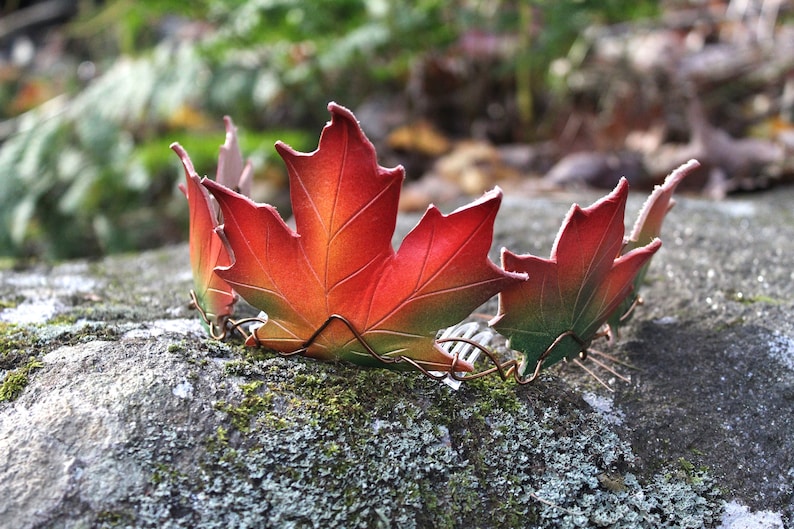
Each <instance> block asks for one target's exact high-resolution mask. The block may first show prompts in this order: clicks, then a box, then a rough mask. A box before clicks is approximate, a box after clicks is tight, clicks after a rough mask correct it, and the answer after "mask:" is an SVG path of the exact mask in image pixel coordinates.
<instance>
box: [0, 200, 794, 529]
mask: <svg viewBox="0 0 794 529" xmlns="http://www.w3.org/2000/svg"><path fill="white" fill-rule="evenodd" d="M574 198H576V199H579V200H580V201H581V202H583V203H585V204H586V203H589V201H590V200H591V199H594V198H595V196H593V195H586V196H585V195H578V196H577V197H573V196H572V197H571V199H574ZM793 198H794V190H792V189H782V190H777V191H775V192H773V193H766V194H759V195H753V196H749V197H746V198H743V199H741V200H738V199H737V200H731V201H725V202H721V203H711V202H704V201H701V200H696V199H686V198H683V199H679V204H678V205H677V206H676V208H675V209H674V210H673V211H672V213H671V214H670V216H669V219H668V223H667V225H666V227H665V232H664V235H663V238H664V241H665V246H664V247H663V249H662V250H661V252H660V254H659V255H657V256H656V258H655V261H654V263H653V266H652V268H651V271H650V273H649V276H648V285H646V288H645V290H644V291H643V296H644V297H645V299H646V301H647V303H646V304H645V305H644V306H642V307H639V309H638V310H637V311H636V313H635V315H634V317H633V319H632V320H631V321H630V322H629V323H628V325H627V326H626V327H624V329H623V333H622V339H621V341H620V342H619V344H618V345H617V347H614V348H612V350H610V351H609V352H610V353H611V354H614V355H616V356H617V357H618V358H620V359H621V360H625V361H627V362H629V363H631V364H632V365H633V366H634V367H635V368H637V369H636V370H631V371H629V370H627V369H626V368H623V367H621V366H617V369H619V370H622V371H624V372H626V373H627V374H630V375H631V382H630V383H625V382H621V381H619V380H616V381H613V386H614V389H615V393H614V394H612V393H610V392H608V391H606V390H604V389H603V388H600V387H599V386H598V385H596V384H594V383H593V382H592V380H591V379H589V378H587V377H584V376H583V375H582V374H581V371H579V370H577V369H575V368H574V367H573V366H562V367H561V368H559V369H553V370H551V372H550V373H549V374H548V375H546V376H544V377H543V378H542V380H540V381H538V382H537V383H536V384H533V385H531V386H528V387H522V388H519V387H516V386H515V385H513V384H508V383H503V382H501V381H500V380H498V379H486V380H484V381H479V382H469V383H466V384H464V385H463V387H462V388H461V389H460V390H458V391H454V390H452V389H451V388H449V387H447V386H445V385H442V384H439V383H436V382H432V381H430V380H426V379H424V378H421V377H420V376H417V375H413V374H407V373H392V372H389V371H380V370H365V369H357V368H354V367H350V366H346V365H334V364H323V363H319V362H315V361H311V360H306V359H299V358H298V359H295V358H293V359H283V358H280V357H277V356H274V355H272V354H270V353H267V352H262V351H253V350H246V349H245V348H244V347H242V346H240V345H238V344H234V343H226V344H221V343H217V342H213V341H211V340H207V339H206V338H205V337H204V335H203V334H202V331H201V327H200V325H199V324H198V320H197V319H196V318H195V314H194V313H192V312H191V311H190V310H189V309H188V307H187V302H186V300H187V291H188V289H189V288H190V271H189V265H188V263H187V249H186V247H184V246H180V247H175V248H170V249H164V250H160V251H156V252H151V253H145V254H141V255H138V256H126V257H112V258H107V259H104V260H103V261H101V262H98V263H86V262H70V263H65V264H61V265H58V266H54V267H52V268H45V267H37V268H32V269H27V270H21V271H15V270H10V269H9V270H2V271H0V301H2V305H0V306H3V307H6V308H4V309H3V310H2V311H0V321H5V322H17V323H16V324H13V325H9V324H8V323H5V324H3V323H0V352H2V354H3V355H4V358H5V359H6V360H4V362H3V364H0V366H2V367H0V369H4V370H6V371H10V370H13V369H17V370H18V369H20V368H21V366H22V364H23V363H24V362H25V361H26V359H27V357H28V356H33V357H35V358H36V359H38V360H39V361H40V362H41V364H42V367H40V368H38V369H32V368H31V369H30V371H29V384H28V385H27V386H26V387H24V389H22V392H21V394H20V396H19V397H18V398H17V399H16V400H13V401H6V402H0V453H2V454H4V457H3V458H0V483H3V485H4V494H2V495H0V527H8V528H12V527H13V528H56V527H57V528H61V527H63V528H78V527H98V528H99V527H166V528H178V527H201V528H212V527H343V526H344V527H525V526H533V527H592V526H609V527H660V526H669V527H716V526H718V525H719V524H720V523H722V527H725V528H728V527H739V526H741V525H739V524H741V523H747V522H746V521H743V522H742V521H740V522H736V520H737V519H740V518H741V516H739V517H738V518H737V516H738V515H737V513H740V514H741V513H744V514H745V520H746V518H747V517H752V516H753V514H752V511H765V512H763V513H760V514H759V516H762V518H756V522H755V523H756V524H757V525H756V526H757V527H782V526H783V520H784V519H785V520H787V521H788V522H791V521H792V520H794V501H793V500H792V482H793V481H794V444H793V443H794V442H793V441H792V439H791V435H790V432H791V431H792V417H793V416H794V412H793V411H792V410H793V409H794V407H793V406H792V399H794V390H793V389H792V388H794V384H792V382H793V381H794V328H792V327H793V324H792V322H791V321H790V316H789V315H790V314H791V313H792V304H794V281H792V280H793V279H794V276H793V275H792V274H793V272H792V268H791V262H792V258H794V246H793V245H792V244H791V241H792V240H794V209H792V207H791V205H790V204H791V203H792V199H793ZM641 201H642V197H639V196H637V197H633V199H632V204H631V205H630V207H629V211H630V212H634V211H636V210H637V209H638V208H639V205H640V204H641ZM569 204H570V201H564V200H560V199H556V198H555V199H554V200H551V199H524V198H509V199H506V200H505V204H504V207H503V210H502V211H501V212H500V215H499V219H498V225H497V230H496V232H497V235H496V237H497V245H496V246H495V248H494V255H496V254H497V253H498V246H499V245H508V246H509V247H510V248H511V249H513V250H514V251H532V252H533V253H536V254H538V255H542V256H546V255H548V252H549V250H550V248H551V242H552V240H553V238H554V236H555V234H556V232H557V230H558V226H559V223H560V221H561V220H562V217H563V216H564V214H565V212H566V210H567V208H568V206H569ZM629 216H631V214H630V215H629ZM415 220H416V218H415V217H411V218H405V219H401V221H400V229H401V231H402V232H403V233H404V232H405V230H407V229H409V228H410V226H411V224H412V223H413V222H415ZM484 310H493V305H492V304H491V305H489V306H487V307H485V308H484ZM0 374H2V372H0ZM601 374H602V375H603V372H601ZM607 376H608V375H607ZM583 396H584V397H586V398H587V402H586V401H585V400H584V399H583ZM588 403H590V404H588ZM725 501H730V502H731V503H729V504H728V511H730V512H729V514H730V516H728V515H726V517H725V518H721V517H722V512H723V509H724V505H725V504H724V502H725ZM758 520H763V522H760V521H758ZM778 521H779V522H780V523H779V524H778ZM761 523H763V524H766V525H760V524H761Z"/></svg>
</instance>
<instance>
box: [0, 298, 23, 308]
mask: <svg viewBox="0 0 794 529" xmlns="http://www.w3.org/2000/svg"><path fill="white" fill-rule="evenodd" d="M17 305H19V302H18V301H17V300H15V299H0V310H3V309H13V308H14V307H16V306H17Z"/></svg>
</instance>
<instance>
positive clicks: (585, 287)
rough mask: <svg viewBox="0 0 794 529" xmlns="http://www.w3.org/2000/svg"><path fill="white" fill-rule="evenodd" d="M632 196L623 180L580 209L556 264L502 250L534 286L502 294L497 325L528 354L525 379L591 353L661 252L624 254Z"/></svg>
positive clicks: (505, 260) (559, 241) (569, 222)
mask: <svg viewBox="0 0 794 529" xmlns="http://www.w3.org/2000/svg"><path fill="white" fill-rule="evenodd" d="M627 195H628V183H627V182H626V180H625V179H622V180H621V181H620V183H619V184H618V186H617V187H616V188H615V190H614V191H613V192H612V193H610V194H609V195H607V196H606V197H604V198H602V199H601V200H599V201H598V202H596V203H595V204H593V205H592V206H590V207H587V208H581V207H579V206H578V205H574V206H573V207H572V208H571V210H570V211H569V213H568V216H567V217H566V218H565V220H564V221H563V224H562V228H561V229H560V232H559V233H558V235H557V238H556V240H555V241H554V246H553V248H552V251H551V257H550V258H549V259H543V258H540V257H536V256H534V255H516V254H514V253H511V252H509V251H507V250H503V251H502V266H503V267H504V268H505V270H510V271H514V272H524V273H527V274H528V275H529V281H526V282H524V283H521V284H515V285H512V286H509V287H508V288H506V289H505V290H503V291H502V292H501V293H500V294H499V314H498V315H497V316H496V318H494V319H493V320H492V321H491V325H492V326H493V327H494V328H495V329H496V330H497V331H499V332H500V333H501V334H503V335H505V336H507V337H508V338H509V339H510V346H511V347H512V348H513V349H515V350H518V351H521V352H523V353H524V360H523V362H522V364H521V365H520V366H519V373H520V375H521V376H522V377H526V376H527V375H528V374H530V375H531V374H532V373H533V372H537V370H538V369H539V368H540V367H548V366H550V365H552V364H554V363H556V362H559V361H560V360H562V359H563V358H566V357H570V356H572V355H575V354H577V353H579V352H580V351H583V350H585V349H586V348H587V347H588V345H589V344H590V342H591V341H592V339H593V338H594V337H595V336H596V334H597V333H598V332H599V330H600V329H601V327H602V326H603V325H604V323H605V322H606V320H607V318H609V316H610V315H611V314H612V313H613V312H614V311H615V310H616V309H617V308H618V307H619V306H620V304H621V302H622V301H623V300H624V299H625V298H626V297H627V296H628V295H629V294H630V293H631V291H632V288H633V281H634V278H635V276H636V275H637V274H638V273H639V271H640V270H641V269H642V267H643V265H644V264H645V263H646V262H647V261H648V259H650V258H651V256H652V255H653V254H654V253H655V252H656V250H658V249H659V246H660V245H661V242H660V241H659V240H658V239H654V240H653V241H651V242H649V243H648V244H647V245H645V246H642V247H639V248H635V249H633V250H631V251H630V252H628V253H626V254H624V255H620V253H621V249H622V247H623V233H624V226H623V214H624V211H625V207H626V197H627Z"/></svg>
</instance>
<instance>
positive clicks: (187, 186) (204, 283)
mask: <svg viewBox="0 0 794 529" xmlns="http://www.w3.org/2000/svg"><path fill="white" fill-rule="evenodd" d="M224 122H225V125H226V139H225V141H224V143H223V145H221V148H220V154H219V155H218V168H217V172H216V175H215V179H216V181H217V182H219V183H220V184H221V185H224V186H226V187H228V188H230V189H237V190H239V191H240V192H241V193H243V194H248V193H249V192H250V188H251V175H252V169H251V164H250V162H248V163H244V162H243V157H242V154H241V153H240V147H239V144H238V142H237V134H236V129H235V127H234V123H232V120H231V119H230V118H228V117H225V118H224ZM171 148H172V149H173V150H174V151H175V152H176V153H177V155H178V156H179V159H180V160H181V161H182V166H183V167H184V169H185V183H184V184H183V185H182V184H180V186H179V188H180V189H181V190H182V192H183V193H184V194H185V195H186V196H187V200H188V209H189V211H190V264H191V268H192V269H193V292H192V295H193V299H194V303H195V304H196V305H197V307H198V308H199V310H200V311H201V313H202V320H203V323H204V325H205V326H206V327H207V330H208V331H209V333H210V335H212V336H213V337H215V338H222V337H223V336H224V335H225V329H226V322H227V320H228V319H229V317H230V316H231V315H232V314H233V312H234V304H235V302H236V300H237V296H236V295H235V293H234V291H233V289H232V287H231V286H230V285H229V284H228V283H227V282H226V281H224V280H223V279H222V278H221V277H220V276H218V275H217V274H216V273H215V268H216V267H218V266H228V265H230V264H231V259H230V258H229V254H228V252H227V251H226V247H225V245H224V243H223V241H222V240H221V238H220V236H219V235H218V234H217V233H216V228H217V227H218V225H219V223H220V209H219V207H218V204H217V202H216V201H215V199H213V198H212V197H211V196H210V195H209V193H208V192H207V190H206V188H205V187H204V186H202V185H201V179H200V178H199V176H198V174H197V173H196V170H195V169H194V167H193V162H192V161H191V160H190V157H189V156H188V154H187V152H185V149H184V148H182V146H181V145H179V144H178V143H173V144H171Z"/></svg>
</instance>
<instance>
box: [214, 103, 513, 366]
mask: <svg viewBox="0 0 794 529" xmlns="http://www.w3.org/2000/svg"><path fill="white" fill-rule="evenodd" d="M328 108H329V110H330V112H331V116H332V119H331V122H330V123H329V124H328V125H327V126H326V127H325V129H324V130H323V132H322V135H321V137H320V143H319V146H318V148H317V150H316V151H314V152H312V153H299V152H296V151H294V150H292V149H291V148H290V147H288V146H286V145H285V144H283V143H281V142H279V143H277V144H276V148H277V150H278V152H279V154H280V155H281V157H282V158H283V159H284V161H285V162H286V165H287V169H288V172H289V178H290V196H291V201H292V209H293V213H294V217H295V223H296V230H295V231H293V230H292V229H290V228H289V227H288V226H287V225H286V224H285V223H284V221H283V220H282V219H281V217H280V216H279V214H278V212H277V211H276V209H275V208H273V207H272V206H270V205H267V204H256V203H254V202H253V201H251V200H249V199H247V198H246V197H244V196H241V195H239V194H237V193H235V192H233V191H230V190H229V189H228V188H226V187H224V186H221V185H218V184H217V183H214V182H212V181H207V180H205V181H204V184H205V185H206V186H207V187H208V188H209V189H210V191H211V192H212V194H213V195H214V196H215V197H216V199H217V200H218V203H219V204H220V207H221V211H222V213H223V219H224V224H223V236H224V237H225V239H226V242H227V246H228V248H229V251H230V253H231V255H232V258H233V264H232V265H231V266H228V267H225V268H219V269H217V273H218V275H220V276H221V277H222V278H223V279H225V280H226V281H227V282H228V283H229V284H231V285H232V286H233V287H234V289H235V291H236V292H238V293H239V294H240V295H241V296H242V297H243V298H244V299H245V300H246V301H248V302H249V303H250V304H252V305H253V306H255V307H257V308H259V309H260V310H262V311H264V312H265V313H266V314H267V322H266V323H265V324H264V325H262V326H261V327H258V328H256V329H255V331H254V334H253V335H252V336H251V338H250V339H249V345H252V344H256V343H258V344H261V345H264V346H266V347H269V348H272V349H275V350H278V351H282V352H292V351H300V352H301V353H303V354H306V355H308V356H312V357H315V358H320V359H326V360H337V359H342V360H347V361H350V362H353V363H357V364H362V365H378V366H382V367H406V366H410V364H411V363H415V364H416V365H418V366H420V367H422V368H424V369H427V370H436V371H448V370H449V369H451V368H453V367H454V368H455V370H457V371H466V370H470V369H471V366H470V365H468V364H465V363H463V362H460V363H457V364H454V359H453V357H452V356H450V355H449V354H448V353H446V352H445V351H444V350H443V349H441V348H440V347H439V346H438V345H437V344H436V342H435V335H436V332H437V331H438V330H439V329H440V328H443V327H446V326H449V325H452V324H454V323H457V322H459V321H460V320H462V319H463V318H465V317H466V316H467V315H469V314H470V313H471V311H473V310H474V309H475V308H477V307H478V306H479V305H480V304H482V303H483V302H485V301H486V300H487V299H488V298H490V297H491V296H493V295H494V294H496V293H497V292H499V291H500V290H502V289H503V288H504V287H506V286H508V285H511V284H515V283H518V282H521V281H523V280H524V279H525V276H524V275H523V274H520V273H508V272H505V271H504V270H502V269H500V268H498V267H497V266H495V265H494V264H493V263H492V262H491V261H490V260H489V259H488V251H489V249H490V246H491V241H492V235H493V222H494V218H495V216H496V213H497V210H498V208H499V204H500V202H501V191H500V190H498V189H496V190H494V191H491V192H489V193H487V194H486V195H485V196H484V197H483V198H482V199H480V200H478V201H476V202H474V203H473V204H470V205H468V206H466V207H463V208H460V209H458V210H456V211H454V212H452V213H451V214H449V215H442V214H441V213H440V212H439V210H438V209H436V208H435V207H434V206H430V207H429V208H428V210H427V212H426V213H425V215H424V216H423V217H422V219H421V220H420V222H419V224H418V225H417V226H416V227H415V228H414V229H413V230H412V231H411V232H410V233H409V234H408V235H407V236H406V237H405V239H404V240H403V242H402V244H401V245H400V248H399V250H398V251H397V252H395V251H394V249H393V248H392V244H391V239H392V236H393V234H394V229H395V224H396V217H397V202H398V199H399V194H400V186H401V184H402V180H403V178H404V171H403V169H402V167H396V168H393V169H386V168H383V167H381V166H379V165H378V164H377V160H376V156H375V149H374V147H373V146H372V144H371V143H370V142H369V140H368V139H367V138H366V137H365V136H364V133H363V132H362V130H361V128H360V127H359V125H358V123H357V121H356V119H355V117H354V116H353V114H352V113H351V112H350V111H349V110H347V109H345V108H343V107H341V106H339V105H336V104H334V103H331V104H330V105H329V107H328ZM332 316H340V317H341V318H343V319H344V320H342V319H341V318H340V319H331V320H329V318H331V317H332ZM348 324H349V325H350V327H352V328H353V329H354V330H355V331H356V332H357V333H358V334H359V337H360V339H359V337H357V336H355V334H354V333H353V332H352V331H351V329H350V328H349V327H348ZM317 333H319V334H317ZM362 341H363V342H364V343H366V344H367V345H368V347H369V348H371V349H372V350H373V351H374V352H376V353H377V354H378V355H379V356H380V357H381V358H383V359H385V360H386V361H385V362H381V361H380V360H379V359H377V358H376V357H374V356H373V355H372V354H370V352H369V351H368V350H367V348H366V347H365V346H364V344H363V343H362ZM405 359H408V361H407V362H406V361H405Z"/></svg>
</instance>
